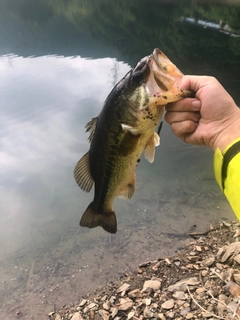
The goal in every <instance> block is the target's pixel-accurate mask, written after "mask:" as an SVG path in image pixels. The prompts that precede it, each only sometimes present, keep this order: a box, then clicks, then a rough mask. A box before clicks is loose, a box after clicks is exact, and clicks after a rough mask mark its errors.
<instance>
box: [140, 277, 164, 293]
mask: <svg viewBox="0 0 240 320" xmlns="http://www.w3.org/2000/svg"><path fill="white" fill-rule="evenodd" d="M160 286H161V282H160V281H159V280H147V281H145V282H144V285H143V289H142V291H141V292H145V291H146V290H147V289H148V288H150V289H153V290H154V291H157V290H159V289H160Z"/></svg>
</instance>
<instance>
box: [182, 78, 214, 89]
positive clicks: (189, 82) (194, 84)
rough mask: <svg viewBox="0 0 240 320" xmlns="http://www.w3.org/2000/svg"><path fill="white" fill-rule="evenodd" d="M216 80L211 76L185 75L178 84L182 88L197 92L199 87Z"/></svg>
mask: <svg viewBox="0 0 240 320" xmlns="http://www.w3.org/2000/svg"><path fill="white" fill-rule="evenodd" d="M217 82H218V81H217V79H216V78H214V77H211V76H192V75H185V76H183V77H182V80H181V84H180V86H181V88H183V89H190V90H193V91H195V92H197V91H198V90H199V89H200V88H201V87H204V86H207V85H209V84H213V83H217Z"/></svg>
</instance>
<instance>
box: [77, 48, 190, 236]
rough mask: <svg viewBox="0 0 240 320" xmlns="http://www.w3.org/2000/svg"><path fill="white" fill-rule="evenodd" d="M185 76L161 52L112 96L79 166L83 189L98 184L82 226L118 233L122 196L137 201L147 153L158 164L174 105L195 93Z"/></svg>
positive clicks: (131, 74) (121, 83)
mask: <svg viewBox="0 0 240 320" xmlns="http://www.w3.org/2000/svg"><path fill="white" fill-rule="evenodd" d="M182 75H183V74H182V73H181V71H179V70H178V69H177V67H176V66H175V65H174V64H172V63H171V61H170V60H169V59H168V58H167V57H166V56H165V55H164V54H163V53H162V52H161V51H160V50H159V49H155V50H154V51H153V53H152V54H151V55H150V56H147V57H145V58H143V59H142V60H140V61H139V63H138V64H137V65H136V67H135V68H133V69H131V70H130V71H129V72H128V73H127V74H126V76H125V77H124V78H123V79H122V80H120V81H119V83H118V84H117V85H116V86H115V87H114V88H113V90H112V91H111V92H110V94H109V95H108V97H107V99H106V101H105V103H104V106H103V109H102V111H101V112H100V114H99V116H98V117H96V118H93V119H92V120H91V121H90V122H89V123H88V124H87V125H86V131H87V132H90V136H89V142H90V149H89V152H88V153H86V154H85V155H84V156H83V157H82V158H81V159H80V160H79V162H78V163H77V165H76V167H75V169H74V177H75V180H76V182H77V184H78V185H79V186H80V188H82V189H83V190H85V191H87V192H89V191H90V190H91V188H92V186H93V184H94V199H93V201H92V202H91V203H90V204H89V206H88V208H87V209H86V211H85V212H84V214H83V216H82V218H81V221H80V225H81V226H84V227H88V228H94V227H97V226H101V227H102V228H103V229H104V230H106V231H107V232H110V233H116V231H117V220H116V215H115V212H114V210H113V202H114V199H115V197H116V196H118V197H120V198H124V199H127V198H131V197H132V196H133V195H134V192H135V189H136V179H135V169H136V167H137V165H138V163H139V159H140V157H141V154H142V153H143V152H144V155H145V158H146V159H147V160H148V161H149V162H153V161H154V154H155V146H158V145H159V143H160V138H159V136H158V134H157V132H155V130H156V127H157V125H158V123H159V121H160V120H161V118H162V115H163V112H164V106H165V105H166V104H167V103H168V102H173V101H177V100H179V99H181V98H183V97H186V96H192V95H193V93H192V92H190V91H187V90H184V89H181V88H180V87H179V81H180V80H181V78H182Z"/></svg>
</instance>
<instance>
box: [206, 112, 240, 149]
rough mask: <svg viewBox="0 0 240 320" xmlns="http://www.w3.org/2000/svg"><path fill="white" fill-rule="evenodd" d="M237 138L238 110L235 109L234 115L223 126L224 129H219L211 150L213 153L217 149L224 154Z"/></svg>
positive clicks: (239, 128) (239, 121)
mask: <svg viewBox="0 0 240 320" xmlns="http://www.w3.org/2000/svg"><path fill="white" fill-rule="evenodd" d="M238 138H240V109H237V112H236V114H234V116H233V117H232V118H231V119H230V120H228V121H227V122H226V123H225V124H224V127H220V131H219V133H218V134H217V135H216V138H215V140H214V142H213V145H212V149H213V150H214V151H215V150H216V149H217V148H219V149H220V151H221V152H224V150H225V149H226V148H227V147H228V146H229V145H230V144H231V143H233V142H234V141H235V140H236V139H238Z"/></svg>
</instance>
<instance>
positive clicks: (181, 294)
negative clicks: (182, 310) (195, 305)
mask: <svg viewBox="0 0 240 320" xmlns="http://www.w3.org/2000/svg"><path fill="white" fill-rule="evenodd" d="M173 298H174V299H178V300H186V296H185V294H184V292H183V291H176V292H174V294H173Z"/></svg>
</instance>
